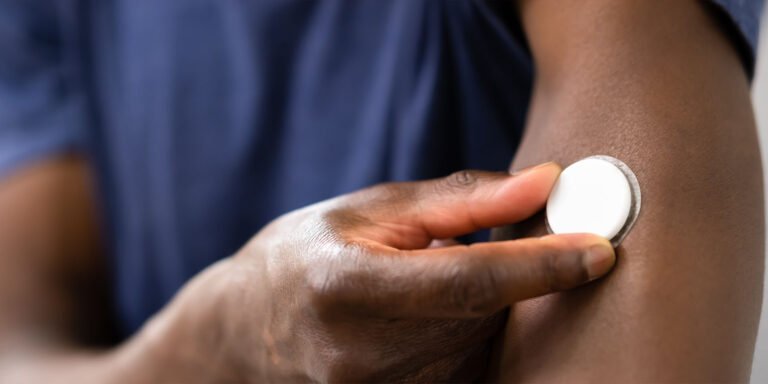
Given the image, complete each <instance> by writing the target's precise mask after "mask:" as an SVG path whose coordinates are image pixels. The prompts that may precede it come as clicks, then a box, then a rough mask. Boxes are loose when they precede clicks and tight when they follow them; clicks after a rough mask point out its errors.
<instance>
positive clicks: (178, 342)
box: [0, 0, 763, 383]
mask: <svg viewBox="0 0 768 384" xmlns="http://www.w3.org/2000/svg"><path fill="white" fill-rule="evenodd" d="M520 13H521V15H522V19H523V22H524V26H525V30H526V33H527V36H528V38H529V40H530V45H531V47H532V51H533V54H534V58H535V61H536V68H537V79H536V89H535V92H534V99H533V105H532V106H531V111H530V118H529V122H528V129H527V136H526V137H525V140H524V142H523V144H522V146H521V148H520V152H519V154H518V156H517V157H516V159H515V162H514V164H513V168H514V169H520V168H522V167H525V166H528V165H533V164H537V163H541V162H544V161H548V160H550V159H554V160H556V161H558V162H560V163H562V164H568V163H570V162H572V161H574V160H577V159H579V158H581V157H584V156H588V155H592V154H595V153H600V154H608V155H612V156H615V157H618V158H620V159H622V160H623V161H624V162H626V163H627V164H628V165H630V167H632V168H633V169H634V171H635V172H636V173H637V176H638V178H639V180H640V182H641V184H642V186H643V193H644V195H643V198H644V200H643V211H642V213H641V215H640V217H639V219H638V222H637V225H636V227H635V229H634V230H633V231H632V233H631V234H630V235H629V236H628V237H627V238H626V240H625V242H624V243H623V245H622V247H621V248H620V249H619V261H618V264H617V267H616V271H615V273H612V274H611V275H610V276H609V278H608V279H606V280H605V281H604V282H603V281H598V282H593V283H591V284H588V285H587V286H586V287H585V288H580V289H575V290H571V291H568V292H566V293H562V294H556V295H549V296H546V297H544V298H541V299H537V300H528V301H524V302H521V303H518V304H516V305H515V306H514V310H513V311H512V312H511V315H510V319H509V321H508V322H507V325H506V332H505V335H504V337H503V338H500V337H494V336H495V335H497V332H499V331H500V330H501V328H502V327H503V326H504V312H503V311H502V309H503V308H505V307H507V306H509V305H512V304H514V303H516V302H520V301H521V300H524V299H528V298H531V297H537V296H541V295H544V294H546V293H549V292H551V291H561V290H569V289H572V288H574V287H576V286H579V285H582V284H584V283H587V282H588V281H590V280H592V279H594V278H595V277H597V276H600V275H602V274H604V273H606V272H607V271H608V270H609V269H610V268H611V267H612V265H613V263H614V258H613V254H612V253H611V252H608V253H607V254H606V255H605V256H604V257H603V258H594V257H593V258H588V257H587V255H596V253H594V252H590V251H595V250H598V249H606V248H605V247H606V242H605V240H604V239H600V238H597V237H594V236H589V235H568V236H548V237H543V238H536V237H533V238H527V239H521V240H511V241H510V240H508V241H502V242H494V243H483V244H478V245H473V246H470V247H468V246H461V245H451V243H450V242H438V241H435V240H436V239H438V240H439V239H447V238H451V237H454V236H457V235H461V234H464V233H468V232H471V231H472V230H474V229H477V228H480V227H497V226H502V225H507V224H512V223H515V222H518V221H521V220H523V219H525V218H527V217H528V216H530V215H532V214H534V213H535V212H536V211H538V210H540V209H541V207H542V206H543V203H544V201H545V200H546V196H547V195H548V193H549V191H550V189H551V186H552V183H553V182H554V180H555V178H556V177H557V174H558V172H559V171H560V168H559V167H558V166H556V165H547V166H543V167H540V168H536V169H534V170H529V171H528V172H525V173H522V174H518V175H514V176H508V175H499V174H488V173H458V174H456V175H454V176H452V177H449V178H446V179H441V180H433V181H426V182H417V183H400V184H386V185H380V186H376V187H373V188H369V189H366V190H363V191H360V192H357V193H354V194H351V195H347V196H342V197H339V198H336V199H333V200H330V201H326V202H322V203H319V204H316V205H313V206H310V207H307V208H304V209H301V210H298V211H295V212H292V213H290V214H287V215H285V216H283V217H281V218H278V219H276V220H275V221H274V222H273V223H271V224H270V225H268V226H267V227H266V228H264V229H263V230H262V231H261V232H259V233H258V234H256V235H255V236H254V238H253V239H252V240H251V241H250V242H249V243H248V244H247V245H245V246H244V247H243V248H242V250H240V251H239V252H238V253H237V254H236V255H235V256H233V257H231V258H227V259H224V260H223V261H221V262H219V263H217V264H215V265H213V266H211V267H210V268H209V269H207V270H206V271H204V272H203V273H201V274H200V275H199V276H197V277H195V278H194V279H193V280H192V281H191V282H190V283H189V284H187V286H186V287H184V288H183V289H182V291H181V292H180V294H179V295H178V296H177V297H176V298H175V299H174V300H173V301H172V303H170V304H169V305H168V306H167V307H166V308H165V309H164V310H163V311H162V312H160V313H159V314H157V315H156V316H155V317H154V318H153V319H152V320H151V321H150V322H149V323H148V324H147V325H146V326H145V327H144V329H142V331H141V332H139V333H138V334H137V335H135V336H134V337H133V338H132V339H130V340H129V341H127V342H125V343H124V344H122V345H120V346H117V347H114V348H112V349H108V350H96V351H87V350H84V349H83V345H85V343H84V342H83V341H82V339H83V338H82V337H79V336H78V335H79V334H80V333H79V332H77V327H75V325H76V324H78V323H82V322H95V321H96V320H95V319H97V318H99V317H100V316H103V314H104V313H106V311H105V310H99V308H102V307H101V306H99V305H95V304H93V303H99V302H101V301H100V300H98V296H96V297H90V296H89V295H87V294H85V293H84V292H86V293H88V292H99V291H100V290H99V289H96V288H93V289H82V288H79V289H75V288H76V287H78V285H77V284H74V282H77V281H82V280H83V279H82V276H99V275H100V273H99V271H100V270H101V269H100V267H99V265H100V263H101V260H103V258H102V257H101V254H100V253H99V252H98V250H99V249H100V248H99V246H98V239H99V238H100V236H99V234H98V232H97V231H96V228H98V225H96V222H97V221H96V219H95V218H96V217H97V214H96V210H95V209H94V208H93V207H94V204H93V201H94V196H95V195H94V192H93V188H92V187H90V185H91V183H90V181H89V177H88V172H87V167H86V166H85V164H84V162H83V161H82V160H79V159H77V158H64V159H55V160H51V161H47V162H44V163H39V164H37V165H34V166H31V167H29V168H27V169H25V170H23V171H20V172H18V173H16V174H15V175H12V176H10V177H8V178H6V179H4V181H3V183H2V185H0V217H3V218H4V220H3V222H4V223H13V225H10V224H9V225H6V226H4V227H2V228H0V249H1V250H2V251H0V271H2V272H0V273H4V276H2V277H3V278H1V279H0V282H2V284H4V285H3V286H1V287H0V305H3V306H4V308H10V309H9V310H2V311H0V352H2V355H0V382H2V381H3V379H7V381H13V382H17V381H20V380H13V379H15V378H19V377H21V378H22V379H25V380H27V381H29V382H50V381H62V382H88V381H91V382H99V383H109V382H117V383H119V382H131V383H135V382H222V381H225V382H226V381H230V382H231V381H244V382H247V381H253V382H264V381H273V382H286V381H309V380H318V381H355V380H357V381H361V380H369V381H370V380H382V381H436V380H449V379H450V380H458V379H474V378H481V377H483V376H484V375H485V374H486V368H487V367H488V365H487V364H486V362H487V361H489V360H492V359H491V356H489V354H490V344H491V343H492V342H493V341H494V340H497V341H500V342H499V343H497V344H498V345H497V347H498V348H497V351H496V352H497V353H496V356H497V357H498V359H497V360H498V362H497V364H495V365H494V366H493V367H492V369H491V371H490V374H491V375H492V376H494V377H497V378H500V379H503V380H502V381H536V382H631V381H639V382H649V381H650V382H658V381H688V382H691V381H698V380H707V381H718V380H719V381H743V380H745V379H746V377H747V375H748V374H749V364H750V360H751V351H752V348H753V346H754V336H755V330H756V326H757V318H758V316H759V307H760V291H761V290H760V284H761V281H762V257H763V237H762V236H763V217H762V185H761V183H760V180H761V178H760V159H759V153H758V151H757V149H756V139H755V127H754V122H753V121H752V117H751V109H750V107H749V99H748V95H749V93H748V84H747V81H746V78H745V76H744V71H743V69H742V66H741V65H740V63H739V60H738V56H737V54H736V52H735V50H734V49H733V47H732V45H731V44H730V43H729V42H728V41H727V39H726V38H725V37H724V34H723V33H722V32H721V28H720V27H719V26H718V25H717V24H715V23H714V22H713V18H711V17H710V15H709V14H707V13H706V11H705V10H704V7H702V5H701V3H699V2H695V1H679V2H668V1H660V0H659V1H650V0H620V1H617V0H591V1H583V2H578V3H576V2H573V3H569V2H563V1H556V0H530V1H522V2H521V3H520ZM595 20H601V22H600V23H595V22H594V21H595ZM691 63H696V65H691ZM726 185H731V186H734V187H733V188H730V189H729V188H725V187H724V186H726ZM62 191H64V193H62ZM70 210H71V211H70ZM72 217H78V218H84V220H72V219H71V218H72ZM536 228H537V219H533V220H530V221H529V222H528V225H526V226H520V227H517V228H516V231H517V232H518V233H520V232H522V233H523V234H525V235H538V234H540V232H539V231H540V229H538V230H537V229H536ZM508 233H509V232H508ZM499 236H501V235H499ZM595 257H596V256H595ZM19 275H21V276H25V279H18V278H17V279H13V278H12V277H14V276H19ZM52 277H53V278H52ZM89 281H99V279H91V280H89ZM54 282H56V283H54ZM94 287H98V283H94ZM86 299H87V300H86ZM20 303H23V304H25V305H21V304H20ZM84 303H91V304H84ZM60 308H62V309H60ZM82 308H88V309H89V310H84V309H82ZM41 335H46V337H41ZM48 335H51V336H48Z"/></svg>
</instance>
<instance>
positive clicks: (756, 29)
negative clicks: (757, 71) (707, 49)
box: [708, 0, 764, 78]
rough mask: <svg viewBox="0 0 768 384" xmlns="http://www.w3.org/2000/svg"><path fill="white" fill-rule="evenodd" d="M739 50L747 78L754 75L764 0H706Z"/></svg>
mask: <svg viewBox="0 0 768 384" xmlns="http://www.w3.org/2000/svg"><path fill="white" fill-rule="evenodd" d="M708 1H709V2H710V3H711V4H712V5H713V8H714V10H715V12H716V13H717V14H718V16H719V17H720V19H721V21H722V23H723V25H724V26H725V28H726V32H727V33H728V34H729V35H730V37H731V39H732V41H733V42H734V44H735V45H736V48H737V49H738V50H739V54H740V55H741V57H742V60H743V61H744V65H745V67H746V69H747V72H748V74H749V77H750V78H752V75H753V73H754V66H755V58H756V57H757V38H758V35H759V34H760V16H761V15H762V10H763V1H764V0H708Z"/></svg>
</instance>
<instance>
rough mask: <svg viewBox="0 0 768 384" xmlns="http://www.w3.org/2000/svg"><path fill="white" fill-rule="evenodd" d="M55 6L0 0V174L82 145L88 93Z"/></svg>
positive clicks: (27, 1) (26, 0)
mask: <svg viewBox="0 0 768 384" xmlns="http://www.w3.org/2000/svg"><path fill="white" fill-rule="evenodd" d="M52 5H53V4H42V2H41V1H34V0H0V175H4V174H6V173H7V172H8V171H9V170H11V169H13V168H16V167H19V166H21V165H23V164H25V163H27V162H29V161H32V160H35V159H39V158H42V157H45V156H52V155H55V154H57V153H63V152H71V151H75V150H77V149H78V148H81V144H82V140H81V138H82V130H83V127H84V123H85V122H84V118H83V116H84V115H83V104H84V103H83V99H84V98H83V97H82V94H81V92H80V89H79V87H78V86H77V81H76V79H75V76H74V74H75V73H76V71H73V70H72V68H70V67H69V65H68V64H67V63H66V60H65V59H66V54H65V52H64V47H63V43H62V41H63V38H62V36H61V30H62V28H61V27H62V26H61V25H60V24H59V23H58V22H57V20H56V14H55V9H56V8H57V7H54V6H52Z"/></svg>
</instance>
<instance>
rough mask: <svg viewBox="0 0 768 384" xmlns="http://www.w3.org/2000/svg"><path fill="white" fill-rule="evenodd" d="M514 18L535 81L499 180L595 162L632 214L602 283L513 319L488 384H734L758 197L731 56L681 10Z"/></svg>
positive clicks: (753, 280)
mask: <svg viewBox="0 0 768 384" xmlns="http://www.w3.org/2000/svg"><path fill="white" fill-rule="evenodd" d="M521 15H522V17H523V20H524V24H525V28H526V32H527V34H528V38H529V40H530V43H531V47H532V51H533V54H534V57H535V60H536V66H537V74H538V78H537V80H536V87H535V91H534V97H533V102H532V106H531V110H530V113H529V121H528V126H527V132H526V136H525V138H524V140H523V143H522V145H521V148H520V150H519V152H518V154H517V156H516V159H515V161H514V164H513V167H514V168H520V167H524V166H526V165H529V164H535V163H538V162H542V161H546V160H555V161H558V162H560V163H561V164H563V165H564V166H565V165H568V164H570V163H571V162H573V161H575V160H578V159H580V158H583V157H586V156H590V155H596V154H604V155H610V156H613V157H616V158H618V159H620V160H622V161H623V162H625V163H626V164H628V165H629V166H630V167H631V168H632V169H633V171H634V172H635V173H636V175H637V177H638V180H639V182H640V186H641V189H642V194H643V201H642V204H643V207H642V210H641V212H640V215H639V217H638V220H637V222H636V224H635V227H634V229H633V230H632V231H631V232H630V234H629V235H628V236H627V237H626V238H625V240H624V242H623V243H622V245H621V246H620V247H619V249H618V261H617V265H616V267H615V270H614V271H613V272H612V273H611V274H610V275H609V276H608V277H606V278H605V279H603V280H600V281H598V282H596V283H594V284H592V285H590V286H587V287H584V288H579V289H576V290H574V291H571V292H566V293H561V294H556V295H550V296H547V297H544V298H541V299H537V300H531V301H528V302H523V303H519V304H518V305H516V306H515V307H514V309H513V311H512V313H511V316H510V322H509V325H508V328H507V334H506V340H505V346H504V351H503V356H504V357H503V360H502V365H501V376H502V377H506V378H510V379H512V378H514V379H516V380H522V381H543V382H562V381H563V380H564V379H565V378H568V380H569V381H571V382H573V381H589V382H604V381H608V380H609V379H610V381H641V382H649V381H653V382H658V381H687V382H691V381H701V380H704V381H722V380H726V381H735V380H741V381H743V380H746V379H747V377H748V374H749V367H750V364H751V358H752V352H753V348H754V340H755V334H756V329H757V324H758V318H759V313H760V304H761V293H762V289H761V287H762V277H763V260H764V259H763V258H764V253H763V241H764V239H763V237H764V229H763V228H764V227H763V226H764V224H763V187H762V173H761V163H760V154H759V150H758V147H757V140H756V128H755V123H754V121H753V116H752V110H751V104H750V99H749V85H748V81H747V78H746V76H745V72H744V69H743V66H742V65H741V62H740V60H739V57H738V55H737V53H736V51H735V50H734V49H733V46H732V45H731V44H730V42H729V41H728V40H727V39H726V38H725V37H724V35H723V34H722V33H721V31H720V30H719V29H718V26H717V25H716V23H715V22H714V21H713V18H711V17H710V15H709V14H708V13H707V11H706V10H705V8H704V7H703V6H702V3H701V2H697V1H693V0H691V1H675V2H666V1H633V0H622V1H615V0H594V1H591V2H579V3H578V4H576V3H571V2H558V1H555V0H531V1H523V2H522V3H521ZM540 224H541V223H539V227H538V229H533V230H531V233H537V232H540V231H542V227H541V225H540Z"/></svg>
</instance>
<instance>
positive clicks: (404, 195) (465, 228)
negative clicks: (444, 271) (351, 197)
mask: <svg viewBox="0 0 768 384" xmlns="http://www.w3.org/2000/svg"><path fill="white" fill-rule="evenodd" d="M561 171H562V168H560V166H559V165H557V164H555V163H545V164H541V165H539V166H535V167H532V168H528V169H526V170H523V171H519V172H516V173H514V174H512V175H510V174H507V173H493V172H481V171H460V172H457V173H454V174H452V175H450V176H448V177H445V178H440V179H434V180H428V181H421V182H411V183H393V184H387V185H384V186H378V187H374V188H373V189H369V190H364V191H362V192H360V193H364V194H371V195H366V196H360V200H357V201H364V202H365V203H364V204H363V206H362V207H360V206H357V207H354V208H356V209H358V210H357V212H356V214H358V215H359V214H362V215H363V216H365V217H367V218H368V219H369V220H370V221H369V222H370V223H375V224H374V227H376V228H374V230H371V229H372V228H371V227H367V228H366V231H365V234H364V235H362V236H363V237H366V238H368V239H370V240H374V241H377V242H379V243H382V244H386V245H389V246H392V247H395V248H398V249H420V248H424V247H426V246H427V245H428V244H429V243H430V241H432V240H433V239H446V238H451V237H456V236H461V235H464V234H467V233H471V232H474V231H478V230H480V229H485V228H491V227H496V226H501V225H505V224H512V223H515V222H518V221H521V220H524V219H526V218H528V217H530V216H531V215H533V214H534V213H536V212H537V211H539V210H540V209H542V208H543V207H544V204H545V203H546V201H547V197H548V196H549V193H550V192H551V190H552V187H553V186H554V183H555V181H556V180H557V177H558V175H559V174H560V172H561ZM381 188H383V189H385V190H386V192H384V193H382V191H381V190H378V189H381ZM382 195H384V196H387V198H386V199H385V202H383V203H382V202H381V201H377V200H379V199H376V198H375V197H374V198H373V199H372V198H370V196H382ZM393 196H394V197H393ZM366 197H367V198H366Z"/></svg>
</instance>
